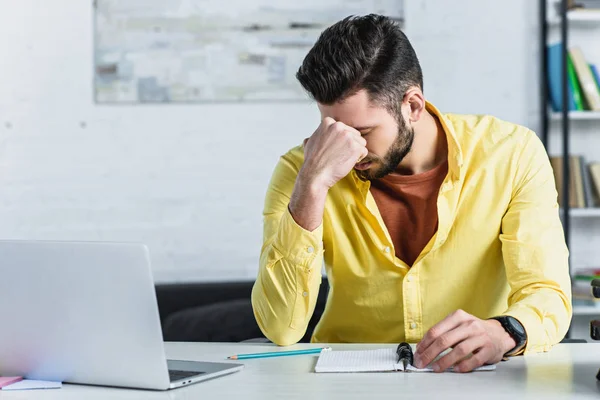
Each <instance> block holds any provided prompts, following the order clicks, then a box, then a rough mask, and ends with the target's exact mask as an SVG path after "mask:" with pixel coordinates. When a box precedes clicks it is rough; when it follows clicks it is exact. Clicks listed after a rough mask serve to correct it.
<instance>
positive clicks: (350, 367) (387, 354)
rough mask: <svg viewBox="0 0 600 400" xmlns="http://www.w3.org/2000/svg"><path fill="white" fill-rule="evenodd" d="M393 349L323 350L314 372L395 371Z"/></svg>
mask: <svg viewBox="0 0 600 400" xmlns="http://www.w3.org/2000/svg"><path fill="white" fill-rule="evenodd" d="M397 358H398V356H397V355H396V351H395V350H394V349H377V350H355V351H344V350H340V351H332V350H323V351H321V354H320V355H319V359H318V361H317V365H316V366H315V372H384V371H395V370H396V369H397V365H396V359H397ZM400 368H402V366H400Z"/></svg>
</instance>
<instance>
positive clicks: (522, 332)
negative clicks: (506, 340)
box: [508, 317, 525, 335]
mask: <svg viewBox="0 0 600 400" xmlns="http://www.w3.org/2000/svg"><path fill="white" fill-rule="evenodd" d="M508 323H509V324H510V326H511V328H512V329H514V330H515V331H516V332H517V333H518V334H520V335H525V328H523V325H521V323H520V322H519V321H517V320H516V319H515V318H513V317H508Z"/></svg>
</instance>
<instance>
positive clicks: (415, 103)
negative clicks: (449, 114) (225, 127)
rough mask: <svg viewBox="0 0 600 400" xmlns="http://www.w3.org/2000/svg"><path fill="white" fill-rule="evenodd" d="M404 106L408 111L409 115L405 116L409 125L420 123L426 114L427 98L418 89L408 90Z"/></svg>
mask: <svg viewBox="0 0 600 400" xmlns="http://www.w3.org/2000/svg"><path fill="white" fill-rule="evenodd" d="M402 103H403V106H408V107H406V108H407V109H408V115H405V117H406V118H407V121H408V122H409V123H414V122H418V121H419V120H420V119H421V116H422V115H423V113H424V112H425V96H423V92H422V91H421V89H419V88H418V87H412V88H410V89H408V91H407V92H406V94H405V95H404V100H403V102H402ZM403 108H404V107H403Z"/></svg>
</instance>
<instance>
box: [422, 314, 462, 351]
mask: <svg viewBox="0 0 600 400" xmlns="http://www.w3.org/2000/svg"><path fill="white" fill-rule="evenodd" d="M472 318H473V317H472V316H471V315H469V314H467V313H466V312H464V311H463V310H457V311H455V312H453V313H452V314H450V315H448V316H447V317H446V318H444V319H443V320H442V321H441V322H439V323H437V324H436V325H434V326H433V327H432V328H431V329H429V331H428V332H427V333H426V334H425V336H423V339H421V341H420V342H419V344H417V351H416V354H421V353H423V352H424V351H425V350H427V349H428V348H429V346H430V345H431V344H432V343H433V342H434V341H435V340H436V339H437V338H439V337H440V336H442V335H443V334H445V333H446V332H448V331H450V330H452V329H454V328H456V327H457V326H459V325H460V324H462V323H463V322H465V321H467V320H469V319H472Z"/></svg>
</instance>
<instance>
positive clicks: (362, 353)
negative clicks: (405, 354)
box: [315, 348, 496, 372]
mask: <svg viewBox="0 0 600 400" xmlns="http://www.w3.org/2000/svg"><path fill="white" fill-rule="evenodd" d="M443 354H444V353H443ZM443 354H442V355H443ZM397 359H398V356H397V354H396V350H395V349H393V348H389V349H376V350H337V351H336V350H331V349H330V348H328V349H323V350H322V351H321V353H320V354H319V359H318V361H317V365H316V366H315V372H387V371H404V366H403V365H402V363H400V364H398V363H397V362H396V361H397ZM495 369H496V366H495V365H485V366H483V367H480V368H477V369H476V370H475V371H492V370H495ZM451 370H452V369H450V370H449V371H451ZM407 371H413V372H432V371H433V369H431V368H428V367H426V368H422V369H419V368H415V367H413V366H412V365H409V366H408V367H407Z"/></svg>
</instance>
